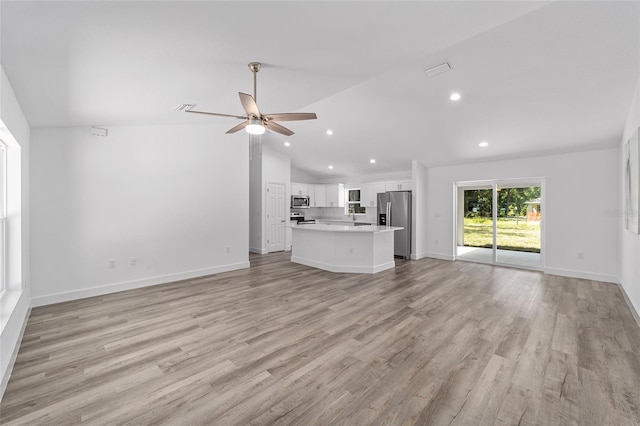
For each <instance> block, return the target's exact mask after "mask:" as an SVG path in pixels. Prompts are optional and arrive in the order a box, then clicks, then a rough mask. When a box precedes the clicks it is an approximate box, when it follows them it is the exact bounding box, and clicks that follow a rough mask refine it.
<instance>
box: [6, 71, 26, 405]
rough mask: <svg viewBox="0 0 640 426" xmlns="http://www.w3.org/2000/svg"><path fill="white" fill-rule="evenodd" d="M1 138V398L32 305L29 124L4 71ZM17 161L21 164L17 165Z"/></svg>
mask: <svg viewBox="0 0 640 426" xmlns="http://www.w3.org/2000/svg"><path fill="white" fill-rule="evenodd" d="M0 139H2V140H3V141H4V142H5V143H6V144H7V145H8V153H7V157H8V158H7V160H8V163H9V165H10V167H11V169H12V170H11V171H10V172H11V173H12V176H9V178H10V179H11V181H10V182H8V192H9V194H8V196H9V200H8V205H7V210H8V213H9V218H8V223H7V224H6V229H7V240H8V241H7V243H8V249H9V251H10V252H9V253H8V259H7V260H8V262H7V269H8V271H7V272H8V274H7V287H8V291H7V292H6V293H5V294H3V296H2V298H1V299H0V330H1V331H0V398H1V397H2V394H3V393H4V390H5V388H6V385H7V383H8V381H9V376H10V374H11V368H12V366H13V362H14V360H15V355H16V354H17V349H18V347H19V344H20V339H21V336H22V331H23V328H24V326H25V324H26V320H27V317H28V315H29V310H30V306H31V285H30V276H29V265H30V257H29V224H30V222H29V151H30V150H29V147H30V128H29V123H27V120H26V119H25V116H24V114H23V112H22V109H21V108H20V104H19V103H18V100H17V98H16V96H15V93H14V92H13V88H12V87H11V83H10V82H9V79H8V78H7V75H6V74H5V72H4V69H1V68H0ZM16 159H18V160H17V162H16Z"/></svg>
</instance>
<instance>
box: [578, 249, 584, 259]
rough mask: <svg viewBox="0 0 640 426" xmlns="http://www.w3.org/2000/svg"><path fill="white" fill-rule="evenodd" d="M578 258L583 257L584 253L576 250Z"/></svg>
mask: <svg viewBox="0 0 640 426" xmlns="http://www.w3.org/2000/svg"><path fill="white" fill-rule="evenodd" d="M578 259H584V253H583V252H581V251H579V252H578Z"/></svg>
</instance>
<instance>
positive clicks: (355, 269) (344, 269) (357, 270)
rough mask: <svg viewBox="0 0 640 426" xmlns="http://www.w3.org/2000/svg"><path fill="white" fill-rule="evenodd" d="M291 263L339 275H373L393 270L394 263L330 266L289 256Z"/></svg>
mask: <svg viewBox="0 0 640 426" xmlns="http://www.w3.org/2000/svg"><path fill="white" fill-rule="evenodd" d="M291 261H292V262H294V263H299V264H301V265H306V266H311V267H313V268H319V269H324V270H325V271H329V272H340V273H354V274H375V273H378V272H382V271H386V270H387V269H391V268H395V267H396V263H395V262H394V261H391V262H387V263H382V264H380V265H374V266H360V265H332V264H329V263H324V262H318V261H316V260H311V259H305V258H303V257H297V256H291Z"/></svg>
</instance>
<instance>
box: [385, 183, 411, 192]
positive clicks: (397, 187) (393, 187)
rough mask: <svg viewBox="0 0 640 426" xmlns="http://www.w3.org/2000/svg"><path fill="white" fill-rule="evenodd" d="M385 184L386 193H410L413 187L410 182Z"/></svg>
mask: <svg viewBox="0 0 640 426" xmlns="http://www.w3.org/2000/svg"><path fill="white" fill-rule="evenodd" d="M385 183H386V185H385V186H386V190H387V191H411V189H412V186H413V185H412V182H411V181H410V180H388V181H386V182H385Z"/></svg>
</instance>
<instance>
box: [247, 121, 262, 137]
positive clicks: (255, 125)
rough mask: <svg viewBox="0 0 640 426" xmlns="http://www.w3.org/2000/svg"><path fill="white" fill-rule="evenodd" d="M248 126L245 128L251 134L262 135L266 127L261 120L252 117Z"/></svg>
mask: <svg viewBox="0 0 640 426" xmlns="http://www.w3.org/2000/svg"><path fill="white" fill-rule="evenodd" d="M247 123H248V124H247V126H246V127H245V128H244V129H245V130H246V131H247V133H249V134H250V135H261V134H263V133H264V131H265V128H264V126H263V125H262V122H261V121H260V120H256V119H255V118H250V119H249V121H248V122H247Z"/></svg>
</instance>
